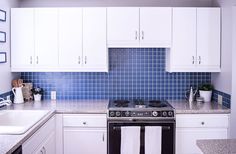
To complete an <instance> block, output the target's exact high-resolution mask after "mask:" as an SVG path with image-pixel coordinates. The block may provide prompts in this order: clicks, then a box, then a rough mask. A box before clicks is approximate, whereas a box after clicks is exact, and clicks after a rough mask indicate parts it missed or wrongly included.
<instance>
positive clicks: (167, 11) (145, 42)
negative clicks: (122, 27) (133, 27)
mask: <svg viewBox="0 0 236 154" xmlns="http://www.w3.org/2000/svg"><path fill="white" fill-rule="evenodd" d="M171 20H172V8H167V7H164V8H160V7H151V8H150V7H148V8H140V46H142V47H170V46H171V26H172V25H171V23H172V21H171Z"/></svg>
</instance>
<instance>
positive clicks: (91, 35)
mask: <svg viewBox="0 0 236 154" xmlns="http://www.w3.org/2000/svg"><path fill="white" fill-rule="evenodd" d="M106 21H107V19H106V8H84V9H83V66H84V67H85V68H86V70H89V69H94V70H95V69H96V70H102V71H107V68H108V58H107V57H108V53H107V46H106V42H107V37H106V31H107V28H106Z"/></svg>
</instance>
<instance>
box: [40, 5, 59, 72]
mask: <svg viewBox="0 0 236 154" xmlns="http://www.w3.org/2000/svg"><path fill="white" fill-rule="evenodd" d="M35 56H36V66H37V67H40V68H45V69H46V68H53V67H56V66H57V65H58V11H57V9H56V8H55V9H53V8H39V9H35Z"/></svg>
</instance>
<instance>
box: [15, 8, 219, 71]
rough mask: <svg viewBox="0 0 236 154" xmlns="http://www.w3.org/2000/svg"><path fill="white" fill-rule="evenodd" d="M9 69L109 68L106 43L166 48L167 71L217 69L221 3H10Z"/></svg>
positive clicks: (109, 45)
mask: <svg viewBox="0 0 236 154" xmlns="http://www.w3.org/2000/svg"><path fill="white" fill-rule="evenodd" d="M11 23H12V24H11V67H12V71H13V72H27V71H30V72H37V71H43V72H45V71H63V72H108V48H109V47H110V48H132V47H134V48H137V47H138V48H139V47H141V48H168V49H167V50H166V51H167V52H166V71H168V72H220V54H221V53H220V47H221V46H220V43H221V42H220V37H221V36H220V34H221V17H220V8H203V7H202V8H194V7H178V8H171V7H108V8H104V7H87V8H13V9H12V14H11Z"/></svg>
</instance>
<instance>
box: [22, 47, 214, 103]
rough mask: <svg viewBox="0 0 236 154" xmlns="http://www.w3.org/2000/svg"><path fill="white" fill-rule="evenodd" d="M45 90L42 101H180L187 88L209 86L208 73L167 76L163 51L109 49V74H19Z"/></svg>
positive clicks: (169, 74) (209, 78)
mask: <svg viewBox="0 0 236 154" xmlns="http://www.w3.org/2000/svg"><path fill="white" fill-rule="evenodd" d="M21 77H22V78H23V79H24V80H25V81H26V82H33V84H34V86H37V87H41V88H43V89H44V91H45V92H44V95H43V98H44V99H50V91H52V90H55V91H57V99H137V98H141V99H183V98H184V95H185V91H186V90H187V89H189V87H190V85H193V86H195V87H197V86H198V85H199V84H202V83H210V82H211V73H168V72H166V71H165V49H164V48H131V49H129V48H125V49H116V48H113V49H109V72H108V73H91V72H90V73H87V72H83V73H80V72H73V73H62V72H61V73H46V72H43V73H32V72H24V73H21Z"/></svg>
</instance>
